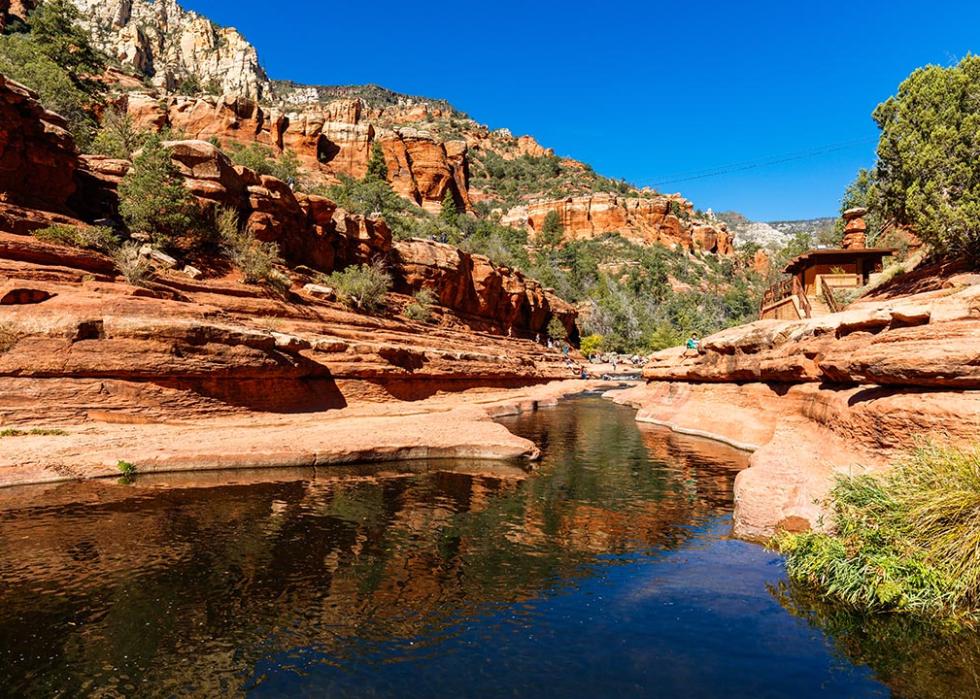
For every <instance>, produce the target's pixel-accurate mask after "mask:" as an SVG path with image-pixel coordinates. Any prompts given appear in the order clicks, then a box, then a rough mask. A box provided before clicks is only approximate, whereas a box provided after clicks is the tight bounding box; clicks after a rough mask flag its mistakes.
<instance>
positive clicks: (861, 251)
mask: <svg viewBox="0 0 980 699" xmlns="http://www.w3.org/2000/svg"><path fill="white" fill-rule="evenodd" d="M896 252H898V248H817V249H816V250H809V251H807V252H805V253H803V254H802V255H798V256H796V257H794V258H793V259H792V260H790V261H789V262H788V263H787V264H786V267H784V268H783V271H784V272H786V273H788V274H793V273H794V272H799V271H801V270H804V269H806V268H807V267H812V266H813V265H815V264H818V263H819V262H821V258H824V257H831V258H850V259H852V260H858V259H868V258H871V259H874V258H878V259H879V260H880V259H881V258H883V257H885V256H886V255H894V254H895V253H896Z"/></svg>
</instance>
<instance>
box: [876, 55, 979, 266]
mask: <svg viewBox="0 0 980 699" xmlns="http://www.w3.org/2000/svg"><path fill="white" fill-rule="evenodd" d="M873 116H874V120H875V122H876V123H877V124H878V126H879V127H880V128H881V139H880V140H879V142H878V163H877V166H876V168H875V180H876V182H875V185H876V190H877V194H878V196H879V197H880V203H881V211H882V214H883V215H884V216H885V217H886V218H894V219H895V220H896V221H898V222H899V223H904V224H909V225H911V226H912V228H913V229H914V230H915V232H916V234H917V235H918V236H919V237H920V238H921V239H922V240H924V241H925V242H928V243H929V244H931V245H932V246H933V248H935V249H936V250H937V251H940V252H952V253H964V252H969V251H976V250H977V249H978V248H980V158H978V157H977V134H978V133H980V57H978V56H967V57H966V58H964V59H963V60H962V61H961V62H960V63H959V64H958V65H956V66H954V67H951V68H942V67H940V66H927V67H925V68H920V69H919V70H916V71H915V72H914V73H912V75H910V76H909V77H908V78H907V79H906V80H905V81H904V82H903V83H902V84H901V85H900V86H899V89H898V94H897V95H895V96H894V97H891V98H889V99H888V100H886V101H885V102H883V103H882V104H880V105H878V107H877V109H875V111H874V115H873Z"/></svg>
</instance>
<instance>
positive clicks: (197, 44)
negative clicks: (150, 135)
mask: <svg viewBox="0 0 980 699" xmlns="http://www.w3.org/2000/svg"><path fill="white" fill-rule="evenodd" d="M72 2H74V4H75V5H76V6H77V7H78V9H79V12H80V13H81V18H82V23H83V25H85V26H86V27H87V28H88V29H89V30H91V32H92V37H93V39H94V41H95V43H96V45H97V46H98V48H100V49H101V50H102V51H104V52H105V53H107V54H108V55H109V56H111V57H113V58H115V59H116V60H118V61H119V62H121V63H122V64H123V65H124V66H127V67H129V68H132V69H133V70H136V71H138V72H139V73H141V74H144V75H147V76H149V78H150V81H151V82H152V83H153V84H154V85H157V86H159V87H163V88H166V89H174V88H176V87H177V86H178V85H179V84H180V83H181V81H184V80H187V79H188V78H193V79H194V80H196V81H197V82H198V83H199V84H200V85H202V86H209V85H213V86H215V87H216V88H218V91H220V92H230V93H234V94H236V95H243V96H246V97H261V96H263V95H264V94H266V93H268V91H269V79H268V77H266V75H265V71H263V70H262V66H261V65H260V64H259V58H258V54H257V52H256V50H255V47H254V46H252V45H251V44H249V43H248V42H247V41H246V40H245V38H244V37H243V36H242V35H241V34H240V33H239V32H238V31H237V30H236V29H234V28H231V27H227V28H226V27H219V26H218V25H216V24H215V23H214V22H212V21H211V20H209V19H207V18H206V17H202V16H201V15H199V14H197V13H196V12H189V11H186V10H184V9H183V8H182V7H181V6H180V5H179V4H178V3H177V2H176V1H175V0H153V1H151V0H72Z"/></svg>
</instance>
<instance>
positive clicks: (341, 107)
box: [119, 93, 469, 212]
mask: <svg viewBox="0 0 980 699" xmlns="http://www.w3.org/2000/svg"><path fill="white" fill-rule="evenodd" d="M119 106H120V107H121V108H123V109H125V110H126V111H127V113H128V114H129V115H130V116H131V117H132V119H133V121H134V122H135V124H136V125H137V126H138V127H140V128H144V129H151V130H157V131H159V130H161V129H163V128H166V127H169V128H171V129H173V130H175V131H177V132H179V133H182V134H184V135H186V136H188V137H189V138H194V139H200V140H210V139H212V138H216V139H218V141H220V142H221V143H222V144H223V145H228V144H233V143H259V144H262V145H265V146H267V147H269V148H271V149H272V150H273V152H274V153H279V152H281V151H283V150H286V149H288V150H289V151H291V152H292V153H294V154H295V155H296V156H297V158H298V159H299V161H300V164H301V165H302V167H303V169H304V173H305V177H306V178H307V179H308V180H310V181H311V183H319V184H329V183H332V182H336V181H337V176H338V175H341V174H343V175H350V176H351V177H355V178H360V177H363V176H364V173H365V172H366V171H367V165H368V160H369V159H370V156H371V148H372V146H373V144H374V143H375V142H377V143H380V144H381V147H382V149H383V151H384V154H385V160H386V162H387V165H388V177H389V181H390V183H391V186H392V188H393V189H394V190H395V192H397V193H398V194H400V195H402V196H403V197H405V198H406V199H409V200H410V201H412V202H414V203H415V204H418V205H419V206H421V207H423V208H425V209H428V210H430V211H433V212H438V211H439V209H440V206H441V203H442V199H443V197H444V196H445V193H446V190H447V189H450V190H451V191H452V192H453V196H454V197H455V198H456V199H457V204H458V205H460V206H462V207H463V208H469V199H468V186H469V183H468V180H469V173H468V165H467V160H466V154H467V144H466V142H465V141H461V140H448V141H440V140H438V139H437V138H435V137H434V136H433V135H432V134H431V133H429V132H428V131H425V130H423V129H419V128H415V127H411V126H403V127H395V128H386V127H381V126H380V125H379V126H378V128H377V129H376V128H375V125H374V123H372V121H371V119H372V115H371V110H368V109H367V108H366V107H365V105H364V104H363V103H362V102H361V101H360V100H356V99H355V100H341V101H337V102H330V103H328V104H325V105H322V106H312V105H311V106H307V107H306V108H304V109H303V111H283V110H281V109H278V108H277V109H273V108H267V107H263V106H261V105H260V104H259V103H258V102H256V101H255V100H252V99H248V98H243V97H239V96H233V95H225V96H223V97H176V96H171V97H157V96H154V95H151V94H146V93H130V94H127V95H124V96H122V97H121V98H120V100H119ZM413 109H414V108H413V107H409V108H408V109H407V114H406V113H403V112H402V111H399V110H393V109H389V110H388V112H389V113H388V114H387V115H386V118H387V119H389V120H396V121H402V120H403V118H404V119H405V120H407V121H410V120H411V117H412V111H413Z"/></svg>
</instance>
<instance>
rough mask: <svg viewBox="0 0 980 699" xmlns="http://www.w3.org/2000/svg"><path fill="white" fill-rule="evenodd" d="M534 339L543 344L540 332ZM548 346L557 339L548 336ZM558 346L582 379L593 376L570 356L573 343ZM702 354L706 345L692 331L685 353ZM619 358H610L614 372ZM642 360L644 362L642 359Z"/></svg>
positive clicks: (567, 365)
mask: <svg viewBox="0 0 980 699" xmlns="http://www.w3.org/2000/svg"><path fill="white" fill-rule="evenodd" d="M534 341H535V342H537V343H538V344H541V335H540V333H539V334H537V335H536V336H535V338H534ZM547 346H548V349H555V347H556V343H555V341H554V340H553V339H552V338H551V337H550V336H549V337H548V338H547ZM557 346H558V347H560V349H561V353H562V355H563V356H564V358H565V366H566V367H568V368H569V369H573V370H577V371H578V373H579V378H581V379H588V378H591V376H590V374H589V372H588V370H587V369H586V368H585V365H579V364H578V363H577V362H575V361H573V360H572V358H571V356H569V353H570V352H571V349H572V348H571V345H569V344H568V343H567V342H564V341H561V342H559V343H557ZM700 354H704V346H703V345H702V343H701V338H700V337H699V336H698V334H697V333H696V332H692V333H691V335H690V337H688V338H687V340H685V341H684V355H685V356H692V355H694V356H697V355H700ZM637 359H638V358H636V357H634V358H633V363H634V364H637V363H639V362H638V361H637ZM599 360H600V357H599V356H598V355H595V354H593V355H591V356H590V357H589V361H590V362H592V363H593V364H595V363H597V362H598V361H599ZM617 360H618V358H617V356H616V355H615V354H613V355H612V356H611V357H610V358H609V363H610V364H612V370H613V371H614V372H615V371H616V370H617V363H618V362H617ZM627 361H629V358H627ZM640 362H642V360H640Z"/></svg>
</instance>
